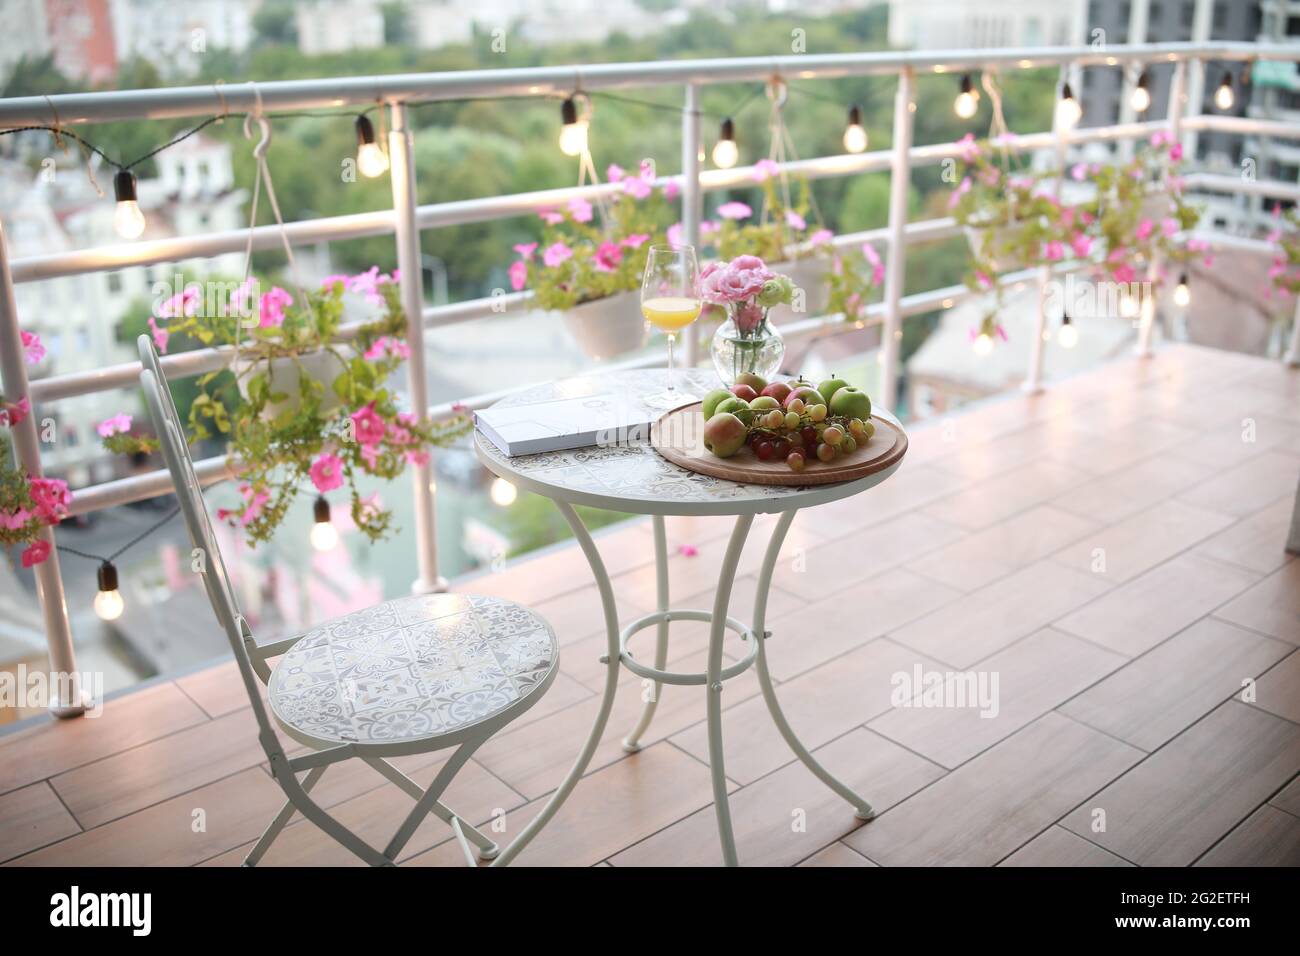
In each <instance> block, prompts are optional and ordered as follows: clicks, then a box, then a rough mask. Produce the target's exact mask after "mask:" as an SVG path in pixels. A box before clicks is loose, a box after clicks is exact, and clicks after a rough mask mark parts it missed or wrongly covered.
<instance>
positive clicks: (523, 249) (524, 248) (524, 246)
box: [515, 242, 537, 261]
mask: <svg viewBox="0 0 1300 956" xmlns="http://www.w3.org/2000/svg"><path fill="white" fill-rule="evenodd" d="M536 251H537V243H535V242H521V243H519V245H517V246H515V252H517V253H519V258H521V259H523V260H525V261H527V260H529V259H532V257H533V253H534V252H536Z"/></svg>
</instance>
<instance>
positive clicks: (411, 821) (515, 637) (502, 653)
mask: <svg viewBox="0 0 1300 956" xmlns="http://www.w3.org/2000/svg"><path fill="white" fill-rule="evenodd" d="M140 360H141V363H142V364H143V366H144V370H143V371H142V372H141V373H140V384H141V386H142V387H143V389H144V396H145V403H146V404H147V406H148V408H149V415H150V417H151V418H152V419H153V423H154V427H155V428H156V429H157V431H158V440H159V444H160V446H161V450H162V455H163V458H164V460H165V461H166V462H167V469H168V470H169V471H170V472H171V475H172V480H173V482H174V483H175V485H176V497H177V498H178V499H179V501H180V506H181V512H182V514H183V515H184V517H185V524H186V526H187V527H188V529H189V535H190V541H191V543H192V545H193V547H194V548H196V549H199V556H200V558H201V561H200V565H199V567H200V569H201V570H200V573H201V576H202V578H203V585H204V588H205V589H206V591H207V595H208V600H209V601H210V602H211V604H212V610H213V612H214V613H215V614H216V617H217V622H218V623H219V624H220V626H221V627H222V629H224V630H225V632H226V636H227V637H228V638H229V640H230V647H231V649H232V650H233V651H234V653H235V660H236V662H237V663H238V665H239V673H240V677H241V678H242V680H243V682H244V690H245V691H246V692H247V694H248V701H249V704H250V705H251V706H252V709H253V714H254V716H255V717H256V718H257V726H258V739H259V740H260V741H261V744H262V749H263V750H264V751H265V753H266V756H267V759H268V760H269V761H270V766H271V773H272V775H273V776H274V777H275V780H276V782H277V783H278V784H279V785H280V788H281V789H282V790H283V791H284V794H285V797H286V798H287V800H286V802H285V805H284V807H283V808H282V809H281V810H280V812H279V814H277V816H276V817H275V819H274V820H273V821H271V825H270V826H269V827H267V829H266V832H265V833H263V834H262V837H261V839H260V840H258V842H257V845H256V846H254V847H253V849H252V850H251V851H250V852H249V854H248V856H247V857H246V858H245V860H244V865H245V866H255V865H257V862H258V861H259V860H260V859H261V858H262V856H263V855H264V854H265V853H266V851H267V849H268V848H269V847H270V846H271V843H272V842H273V841H274V840H275V838H276V837H277V836H278V835H279V833H280V831H281V830H283V829H284V827H285V825H286V824H287V823H288V822H289V821H290V819H291V818H292V817H293V814H294V811H295V810H296V811H297V812H299V813H301V814H302V815H303V817H305V818H306V819H308V820H310V821H311V822H313V823H315V824H316V825H317V826H318V827H320V828H321V829H322V830H324V831H325V832H326V833H327V834H329V835H330V836H331V837H333V838H334V839H335V840H337V841H338V842H339V843H340V844H342V845H343V846H345V847H346V848H347V849H349V850H351V851H352V852H353V853H355V854H356V855H357V856H359V857H360V858H361V859H362V860H364V861H365V862H367V863H369V864H371V865H373V866H385V865H391V864H393V863H394V862H395V861H396V859H397V857H398V855H399V854H400V853H401V851H402V848H403V847H404V846H405V845H406V843H407V841H409V840H410V838H411V836H412V835H413V834H414V833H415V830H416V828H417V827H418V826H419V825H420V823H421V822H422V821H423V820H424V817H425V816H426V815H427V814H429V813H433V814H434V815H436V816H438V817H440V818H441V819H442V820H444V821H446V822H447V823H448V824H449V825H450V826H451V829H452V832H453V834H454V836H455V838H456V840H457V842H458V843H459V844H460V847H461V850H462V851H463V852H464V854H465V859H466V861H467V862H468V863H469V865H470V866H476V865H477V862H476V860H475V850H477V855H478V858H479V859H483V860H490V859H492V858H494V857H495V856H496V855H497V853H498V852H499V848H498V847H497V845H496V843H495V842H494V841H493V840H492V839H491V838H490V837H488V836H487V835H486V834H484V833H483V832H482V831H480V830H479V829H478V828H476V827H475V826H473V825H472V824H471V823H469V822H468V821H466V820H464V819H462V818H461V817H459V816H458V815H457V814H456V813H454V812H453V811H452V810H451V809H449V808H448V807H447V806H445V805H444V804H443V803H442V802H441V801H440V799H439V798H440V797H441V795H442V793H443V791H444V790H446V788H447V785H448V784H450V783H451V781H452V778H453V777H454V776H455V775H456V773H457V771H459V770H460V768H461V767H462V766H464V764H465V762H466V761H467V760H469V758H470V757H471V756H472V755H473V753H474V751H475V750H477V749H478V747H479V746H481V745H482V744H483V743H484V742H485V741H486V740H488V739H489V738H490V737H491V736H492V735H493V734H494V733H496V732H497V731H498V730H500V729H501V728H502V727H505V726H506V725H507V724H509V723H510V722H511V721H513V720H514V719H515V718H517V717H519V716H520V715H521V714H522V713H524V711H526V710H528V709H529V708H530V707H532V706H533V705H534V704H536V703H537V702H538V701H539V700H540V699H541V698H542V695H543V694H545V693H546V691H547V689H548V688H549V687H550V686H551V684H552V682H553V681H554V680H555V675H556V672H557V670H558V667H559V648H558V647H557V645H556V641H555V634H554V632H553V631H552V630H551V627H550V625H549V624H548V623H547V622H546V621H545V620H544V619H543V618H542V617H541V616H539V615H538V614H536V613H535V612H533V611H531V610H529V609H528V608H526V607H523V606H521V605H519V604H514V603H512V602H510V601H505V600H502V599H500V598H495V597H484V596H477V595H466V594H425V595H417V596H412V597H407V598H401V599H399V600H395V601H387V602H385V603H383V604H379V605H376V606H375V607H370V608H367V609H365V610H363V611H357V612H355V613H352V614H347V615H345V616H343V617H340V618H336V619H334V620H331V621H327V622H325V623H323V624H320V625H318V626H316V627H313V628H312V629H311V630H309V631H308V632H307V633H305V634H302V635H299V636H297V637H293V638H289V639H287V640H282V641H277V642H275V643H272V644H263V645H259V644H258V643H257V641H256V640H255V639H254V637H253V633H252V631H251V630H250V629H249V626H248V623H247V621H245V619H244V617H243V615H241V614H240V613H239V608H238V605H237V603H236V601H235V595H234V591H233V589H232V587H231V583H230V578H229V576H228V574H227V572H226V566H225V563H224V561H223V560H222V557H221V551H220V549H219V548H218V546H217V542H216V539H215V537H214V536H213V533H212V525H211V523H210V522H209V520H208V511H207V507H206V506H205V504H204V502H203V495H202V492H201V490H200V488H199V482H198V478H197V476H196V475H195V473H194V463H193V460H192V459H191V458H190V453H189V445H188V443H187V442H186V440H185V437H184V435H185V433H184V430H183V428H182V427H181V422H180V419H179V417H178V416H177V413H176V406H175V405H174V404H173V403H172V399H171V394H170V392H169V391H168V389H167V386H166V384H165V383H166V380H165V379H164V378H163V375H162V370H161V368H160V366H159V363H158V355H157V353H156V352H155V351H154V349H153V343H152V342H151V341H150V340H149V337H148V336H141V337H140ZM277 657H278V658H279V660H278V661H277V662H276V664H275V666H274V668H272V666H271V664H270V663H269V661H270V660H271V659H272V658H277ZM259 678H260V679H261V681H262V682H263V683H265V684H266V685H267V697H268V700H269V701H270V715H269V716H268V713H267V708H266V706H265V705H264V704H263V701H262V695H261V693H260V692H259V688H258V679H259ZM270 717H274V718H275V722H276V723H277V724H278V725H279V728H280V729H281V730H282V731H284V732H285V733H286V734H287V735H288V736H289V737H291V738H292V739H293V740H295V741H297V742H298V743H300V744H304V745H306V746H307V747H309V748H311V749H310V750H309V751H307V752H305V753H303V754H301V755H299V756H293V757H291V756H289V755H288V754H286V753H285V750H284V747H283V746H282V745H281V743H280V738H279V737H278V736H277V734H276V733H275V730H274V729H273V727H272V724H271V720H270ZM452 747H454V748H456V749H455V750H454V752H453V753H452V755H451V757H450V758H449V759H448V760H447V761H446V762H445V763H444V764H443V766H442V768H441V769H440V770H439V771H438V773H437V774H436V775H435V776H434V778H433V781H432V782H431V783H430V784H429V786H428V788H427V789H426V788H421V787H420V786H419V784H417V783H416V782H415V781H414V780H412V779H411V778H410V777H408V776H407V775H406V774H404V773H402V771H400V770H398V769H397V768H396V767H395V766H393V765H392V764H391V763H390V762H389V760H388V759H387V758H390V757H399V756H405V755H408V754H419V753H430V752H433V751H437V750H444V749H448V748H452ZM353 758H357V759H360V760H362V761H364V762H365V763H366V764H368V765H370V766H371V767H372V768H374V769H375V770H376V771H378V772H379V773H380V774H382V775H383V776H384V777H386V778H388V779H389V780H390V781H392V782H393V783H394V784H396V785H397V786H398V787H400V788H401V789H402V790H404V791H405V792H406V793H407V794H408V795H410V796H411V797H412V798H414V800H415V806H414V808H413V809H412V810H411V811H410V813H409V814H408V815H407V816H406V818H405V820H403V821H402V823H401V825H400V826H399V827H398V828H397V832H396V833H394V834H393V838H392V839H391V840H390V841H389V843H388V845H387V846H386V847H385V848H384V849H383V851H380V850H377V849H375V848H374V847H372V846H370V845H369V844H368V843H366V842H365V841H364V840H362V839H361V838H360V837H359V836H357V835H356V834H355V833H353V832H352V831H351V830H349V829H348V828H347V827H345V826H343V825H342V824H341V823H339V822H338V820H336V819H334V817H332V816H331V815H330V814H329V813H327V812H326V811H325V810H324V809H323V808H322V807H321V806H320V804H318V803H316V802H315V801H314V800H313V799H312V798H311V796H310V794H311V790H312V788H313V787H314V786H315V785H316V783H317V782H318V781H319V780H320V778H321V776H322V775H323V774H324V773H325V771H326V770H327V769H328V768H329V767H330V766H332V765H334V764H336V763H338V762H340V761H343V760H349V759H353ZM300 775H301V776H300ZM471 844H473V846H471Z"/></svg>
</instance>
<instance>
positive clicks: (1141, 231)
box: [1137, 219, 1156, 239]
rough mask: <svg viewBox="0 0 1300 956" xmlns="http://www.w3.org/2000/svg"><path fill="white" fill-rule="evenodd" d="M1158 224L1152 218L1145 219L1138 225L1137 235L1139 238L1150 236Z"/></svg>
mask: <svg viewBox="0 0 1300 956" xmlns="http://www.w3.org/2000/svg"><path fill="white" fill-rule="evenodd" d="M1155 228H1156V224H1155V223H1154V222H1153V221H1152V220H1150V219H1143V220H1142V221H1141V222H1139V223H1138V225H1137V237H1138V238H1139V239H1147V238H1150V236H1151V233H1153V232H1155Z"/></svg>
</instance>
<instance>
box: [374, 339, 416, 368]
mask: <svg viewBox="0 0 1300 956" xmlns="http://www.w3.org/2000/svg"><path fill="white" fill-rule="evenodd" d="M410 357H411V347H410V346H409V345H407V344H406V343H405V342H403V341H402V340H401V339H398V338H394V337H393V336H391V335H381V336H380V337H379V338H377V339H375V342H374V344H373V345H371V346H370V348H368V349H366V358H368V359H370V360H371V361H372V362H373V361H376V360H378V359H385V358H398V359H401V360H403V361H405V360H406V359H409V358H410Z"/></svg>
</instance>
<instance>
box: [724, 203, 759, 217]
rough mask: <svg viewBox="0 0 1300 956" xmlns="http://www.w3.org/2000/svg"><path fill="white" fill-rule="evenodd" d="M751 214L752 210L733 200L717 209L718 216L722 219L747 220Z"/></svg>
mask: <svg viewBox="0 0 1300 956" xmlns="http://www.w3.org/2000/svg"><path fill="white" fill-rule="evenodd" d="M753 214H754V210H752V209H750V208H749V207H748V206H747V205H745V204H744V203H743V202H737V201H735V200H732V201H731V202H724V203H723V204H722V205H721V206H719V207H718V215H719V216H721V217H722V218H723V219H748V218H749V217H750V216H752V215H753Z"/></svg>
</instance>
